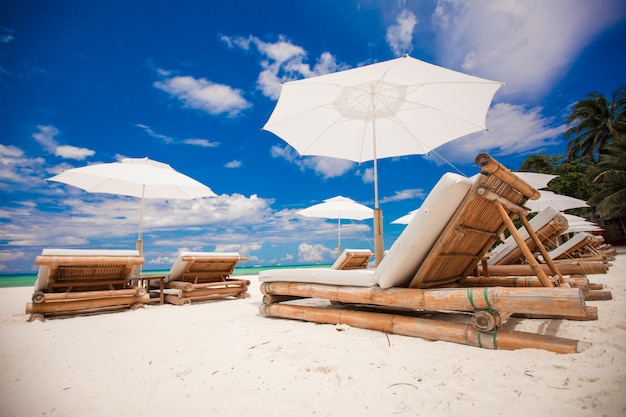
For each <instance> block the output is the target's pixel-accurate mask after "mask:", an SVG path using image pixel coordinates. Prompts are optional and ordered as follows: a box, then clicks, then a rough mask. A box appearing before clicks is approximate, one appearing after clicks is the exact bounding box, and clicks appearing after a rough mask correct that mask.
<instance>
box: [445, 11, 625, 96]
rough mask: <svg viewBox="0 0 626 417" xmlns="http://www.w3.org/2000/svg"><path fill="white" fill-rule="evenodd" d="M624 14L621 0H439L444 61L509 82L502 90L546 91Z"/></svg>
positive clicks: (529, 93)
mask: <svg viewBox="0 0 626 417" xmlns="http://www.w3.org/2000/svg"><path fill="white" fill-rule="evenodd" d="M624 15H625V7H624V3H623V2H622V1H621V0H607V1H600V2H589V1H587V0H551V1H543V0H528V1H508V2H503V1H492V0H476V1H471V2H465V1H458V0H439V1H438V4H437V8H436V10H435V12H434V14H433V21H434V23H435V27H436V30H437V31H438V34H437V37H438V51H439V52H438V53H439V55H440V57H441V58H442V64H443V65H444V66H447V67H451V68H458V69H461V70H464V71H466V72H469V73H471V74H474V75H477V76H481V77H487V78H491V79H494V80H499V81H506V82H507V87H506V88H505V89H503V91H502V93H503V94H510V95H512V96H516V97H520V98H528V97H533V95H536V94H543V93H545V92H546V91H548V89H549V88H551V87H552V85H554V82H555V81H556V80H558V79H559V78H560V77H561V76H562V75H563V74H564V73H565V72H566V71H567V69H568V68H569V67H570V65H571V64H572V62H573V61H574V59H575V58H576V57H577V56H578V55H579V53H580V52H581V50H582V49H583V48H585V46H586V45H587V44H588V43H589V42H590V41H591V40H593V38H594V36H595V35H596V34H597V33H599V32H600V31H602V30H605V29H606V28H607V27H609V26H611V25H613V24H614V23H616V22H617V21H619V20H620V19H622V18H623V17H624Z"/></svg>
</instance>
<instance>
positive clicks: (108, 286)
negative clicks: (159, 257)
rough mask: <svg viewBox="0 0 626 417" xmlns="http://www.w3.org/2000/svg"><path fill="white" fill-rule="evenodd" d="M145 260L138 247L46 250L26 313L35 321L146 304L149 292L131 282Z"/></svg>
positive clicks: (39, 263) (36, 263) (37, 262)
mask: <svg viewBox="0 0 626 417" xmlns="http://www.w3.org/2000/svg"><path fill="white" fill-rule="evenodd" d="M143 262H144V259H143V257H141V255H140V254H139V252H138V251H136V250H97V249H44V250H43V251H42V253H41V255H40V256H37V258H36V259H35V265H38V266H39V272H38V274H37V280H36V281H35V286H34V293H33V296H32V302H30V303H27V304H26V314H30V315H31V316H30V320H31V321H32V320H34V319H39V320H43V319H44V318H45V317H51V316H62V315H64V316H67V315H80V314H88V313H100V312H104V311H110V310H119V309H125V308H131V309H135V308H137V307H139V306H143V304H144V303H147V302H148V301H149V299H150V296H149V294H148V293H147V291H146V289H145V288H143V287H138V286H134V285H132V280H133V279H134V278H136V276H137V275H138V273H139V267H140V265H142V264H143Z"/></svg>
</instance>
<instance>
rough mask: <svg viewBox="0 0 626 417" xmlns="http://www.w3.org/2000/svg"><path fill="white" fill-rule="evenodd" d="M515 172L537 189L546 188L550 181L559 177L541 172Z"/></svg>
mask: <svg viewBox="0 0 626 417" xmlns="http://www.w3.org/2000/svg"><path fill="white" fill-rule="evenodd" d="M514 174H515V175H517V176H518V177H520V178H521V179H523V180H524V181H526V182H527V183H528V185H530V186H531V187H533V188H535V189H537V190H541V189H542V188H546V187H547V186H548V183H549V182H550V181H552V180H553V179H555V178H556V177H558V175H552V174H540V173H538V172H514Z"/></svg>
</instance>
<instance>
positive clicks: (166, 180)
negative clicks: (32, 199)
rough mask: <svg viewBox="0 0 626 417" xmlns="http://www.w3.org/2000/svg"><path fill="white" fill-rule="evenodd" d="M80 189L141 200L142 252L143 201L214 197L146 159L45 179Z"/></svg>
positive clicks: (195, 183) (139, 240)
mask: <svg viewBox="0 0 626 417" xmlns="http://www.w3.org/2000/svg"><path fill="white" fill-rule="evenodd" d="M48 180H49V181H57V182H61V183H64V184H69V185H72V186H74V187H78V188H81V189H83V190H85V191H87V192H89V193H106V194H116V195H126V196H131V197H138V198H141V209H140V212H139V233H138V236H137V249H139V250H140V251H142V249H143V248H142V243H143V242H142V238H143V236H142V234H143V208H144V199H146V198H164V199H165V198H167V199H185V200H191V199H195V198H200V197H214V196H215V195H216V194H215V193H214V192H213V191H211V189H210V188H209V187H207V186H206V185H204V184H202V183H200V182H198V181H196V180H194V179H193V178H190V177H188V176H186V175H184V174H181V173H180V172H178V171H176V170H174V169H173V168H172V167H171V166H169V165H168V164H164V163H162V162H157V161H153V160H151V159H148V158H125V159H122V161H121V162H112V163H108V164H94V165H88V166H84V167H80V168H73V169H68V170H66V171H63V172H62V173H61V174H59V175H55V176H54V177H51V178H48Z"/></svg>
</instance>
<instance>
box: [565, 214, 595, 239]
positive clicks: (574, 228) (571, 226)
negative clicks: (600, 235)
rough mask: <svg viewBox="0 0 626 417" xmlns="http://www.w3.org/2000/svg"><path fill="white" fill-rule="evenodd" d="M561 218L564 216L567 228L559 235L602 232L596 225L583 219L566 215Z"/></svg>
mask: <svg viewBox="0 0 626 417" xmlns="http://www.w3.org/2000/svg"><path fill="white" fill-rule="evenodd" d="M563 216H565V218H566V219H567V224H568V228H567V230H566V231H564V232H563V233H561V234H566V233H575V232H601V231H602V230H604V229H603V228H601V227H600V226H598V225H597V224H596V223H593V222H590V221H589V220H587V219H585V218H583V217H580V216H574V215H572V214H566V213H563Z"/></svg>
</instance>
